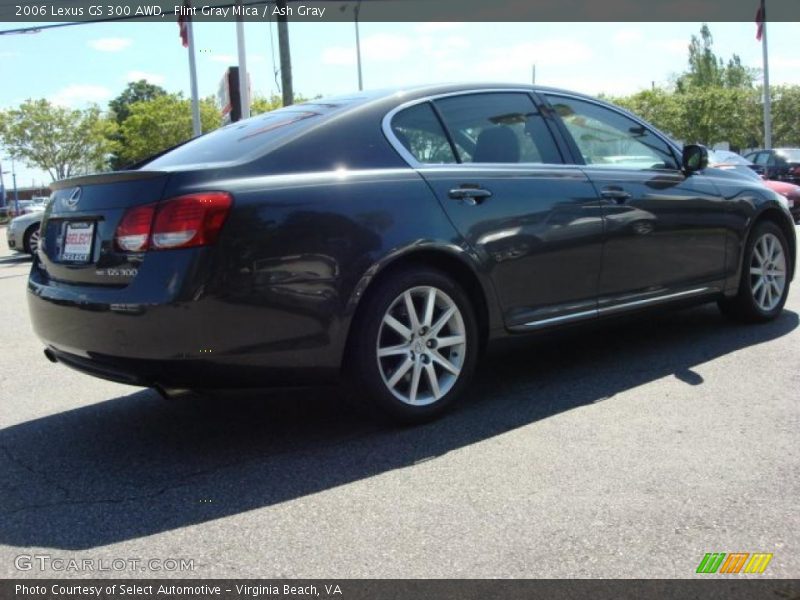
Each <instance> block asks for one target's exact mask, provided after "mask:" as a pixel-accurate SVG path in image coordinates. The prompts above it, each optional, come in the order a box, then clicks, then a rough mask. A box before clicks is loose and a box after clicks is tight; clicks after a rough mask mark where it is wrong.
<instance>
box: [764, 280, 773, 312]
mask: <svg viewBox="0 0 800 600" xmlns="http://www.w3.org/2000/svg"><path fill="white" fill-rule="evenodd" d="M764 289H765V290H766V291H767V293H766V297H767V304H766V305H765V306H766V308H767V309H769V307H771V306H772V286H771V285H766V286H764Z"/></svg>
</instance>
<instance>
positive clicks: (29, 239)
mask: <svg viewBox="0 0 800 600" xmlns="http://www.w3.org/2000/svg"><path fill="white" fill-rule="evenodd" d="M22 248H23V249H24V250H25V252H26V253H27V254H30V255H34V254H36V250H37V249H38V248H39V223H36V224H35V225H31V226H30V227H28V229H27V230H26V231H25V236H24V237H23V238H22Z"/></svg>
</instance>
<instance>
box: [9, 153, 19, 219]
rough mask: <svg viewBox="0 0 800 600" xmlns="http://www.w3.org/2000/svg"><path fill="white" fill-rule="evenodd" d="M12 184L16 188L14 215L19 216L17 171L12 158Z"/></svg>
mask: <svg viewBox="0 0 800 600" xmlns="http://www.w3.org/2000/svg"><path fill="white" fill-rule="evenodd" d="M11 184H12V185H13V186H14V214H15V215H17V216H19V196H17V170H16V169H15V168H14V157H13V156H12V157H11Z"/></svg>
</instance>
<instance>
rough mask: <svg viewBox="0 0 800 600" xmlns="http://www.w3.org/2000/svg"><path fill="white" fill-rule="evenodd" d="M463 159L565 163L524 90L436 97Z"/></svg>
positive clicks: (486, 161) (487, 161) (464, 160)
mask: <svg viewBox="0 0 800 600" xmlns="http://www.w3.org/2000/svg"><path fill="white" fill-rule="evenodd" d="M434 104H436V108H438V109H439V112H440V113H441V115H442V119H443V120H444V123H445V125H446V126H447V130H448V132H449V133H450V135H451V136H452V139H453V143H454V144H455V147H456V150H457V152H458V156H459V159H460V161H461V162H463V163H562V162H563V160H562V158H561V154H560V152H559V151H558V147H557V146H556V144H555V141H554V140H553V137H552V135H551V134H550V131H549V130H548V128H547V125H546V124H545V122H544V119H543V118H542V116H541V115H540V114H539V111H538V109H537V108H536V105H535V104H534V103H533V100H531V98H530V96H528V95H527V94H524V93H500V92H494V93H475V94H465V95H461V96H451V97H447V98H441V99H439V100H435V101H434Z"/></svg>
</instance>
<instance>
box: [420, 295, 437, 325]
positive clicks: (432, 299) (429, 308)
mask: <svg viewBox="0 0 800 600" xmlns="http://www.w3.org/2000/svg"><path fill="white" fill-rule="evenodd" d="M435 307H436V288H431V289H430V290H428V300H427V302H426V303H425V318H424V319H423V321H422V324H423V325H424V326H425V327H428V328H430V326H431V325H432V321H433V309H434V308H435Z"/></svg>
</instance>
